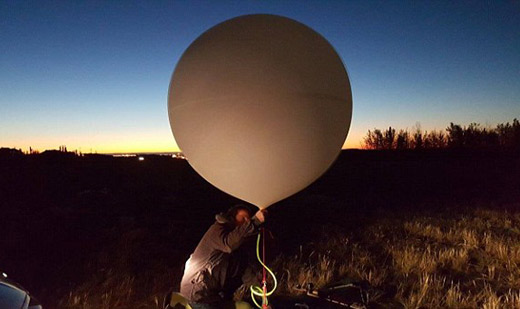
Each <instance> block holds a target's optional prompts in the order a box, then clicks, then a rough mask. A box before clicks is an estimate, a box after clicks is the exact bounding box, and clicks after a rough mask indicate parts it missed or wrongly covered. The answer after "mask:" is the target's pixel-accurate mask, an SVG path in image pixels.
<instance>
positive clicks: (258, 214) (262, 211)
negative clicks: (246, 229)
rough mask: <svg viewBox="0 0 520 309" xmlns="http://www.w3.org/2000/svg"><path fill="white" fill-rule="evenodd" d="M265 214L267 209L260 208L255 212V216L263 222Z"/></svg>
mask: <svg viewBox="0 0 520 309" xmlns="http://www.w3.org/2000/svg"><path fill="white" fill-rule="evenodd" d="M266 216H267V209H260V210H259V211H257V212H256V214H255V217H256V219H257V220H258V221H259V222H260V223H264V222H265V217H266Z"/></svg>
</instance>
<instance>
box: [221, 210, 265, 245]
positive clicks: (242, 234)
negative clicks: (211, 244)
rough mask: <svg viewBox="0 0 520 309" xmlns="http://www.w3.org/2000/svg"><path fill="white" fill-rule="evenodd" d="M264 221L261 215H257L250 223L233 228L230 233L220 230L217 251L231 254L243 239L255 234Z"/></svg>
mask: <svg viewBox="0 0 520 309" xmlns="http://www.w3.org/2000/svg"><path fill="white" fill-rule="evenodd" d="M259 212H260V211H259ZM264 220H265V219H264V216H263V213H262V215H258V213H257V214H256V215H255V216H254V217H253V218H252V219H251V220H250V221H248V222H245V223H244V224H242V225H239V226H237V227H235V228H234V229H233V230H231V231H226V230H225V229H224V228H222V229H221V232H220V244H219V248H218V249H219V250H221V251H224V252H227V253H231V252H233V251H234V250H236V249H237V248H238V247H240V245H241V244H242V242H244V239H245V238H247V237H248V236H251V235H254V234H256V233H257V230H258V227H259V226H260V225H261V224H262V223H263V222H264Z"/></svg>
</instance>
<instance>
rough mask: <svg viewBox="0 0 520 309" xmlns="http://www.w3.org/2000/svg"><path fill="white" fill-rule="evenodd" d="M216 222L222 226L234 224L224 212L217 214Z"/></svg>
mask: <svg viewBox="0 0 520 309" xmlns="http://www.w3.org/2000/svg"><path fill="white" fill-rule="evenodd" d="M215 220H216V221H217V223H220V224H233V222H231V220H229V218H228V217H227V216H226V215H225V214H224V213H223V212H221V213H219V214H216V215H215Z"/></svg>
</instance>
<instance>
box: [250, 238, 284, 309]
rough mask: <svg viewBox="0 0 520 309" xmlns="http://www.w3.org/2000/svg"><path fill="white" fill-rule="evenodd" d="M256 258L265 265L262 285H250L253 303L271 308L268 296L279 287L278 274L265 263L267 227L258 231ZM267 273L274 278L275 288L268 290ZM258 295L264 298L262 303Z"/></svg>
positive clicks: (259, 306)
mask: <svg viewBox="0 0 520 309" xmlns="http://www.w3.org/2000/svg"><path fill="white" fill-rule="evenodd" d="M260 238H262V239H263V240H264V242H263V248H262V249H263V250H262V254H263V260H262V258H260ZM256 258H257V259H258V262H260V264H261V265H262V267H263V279H262V287H260V286H255V285H252V286H251V287H250V291H251V299H252V300H253V303H254V304H255V305H256V307H257V308H260V309H266V308H269V300H268V298H267V297H269V296H271V295H272V294H273V293H274V291H275V290H276V288H277V287H278V281H277V280H276V276H275V274H274V273H273V271H272V270H271V269H270V268H269V267H267V265H265V229H264V228H262V233H258V237H257V239H256ZM267 273H269V275H270V276H271V277H272V278H273V288H272V289H271V290H270V291H268V290H267ZM256 297H260V298H261V299H262V302H261V304H259V303H258V302H257V300H256Z"/></svg>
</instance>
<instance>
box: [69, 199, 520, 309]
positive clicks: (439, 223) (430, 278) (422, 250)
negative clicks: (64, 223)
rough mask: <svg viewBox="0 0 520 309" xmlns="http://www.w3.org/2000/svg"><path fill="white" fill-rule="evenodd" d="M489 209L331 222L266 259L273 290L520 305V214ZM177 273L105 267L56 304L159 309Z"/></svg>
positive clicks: (444, 304)
mask: <svg viewBox="0 0 520 309" xmlns="http://www.w3.org/2000/svg"><path fill="white" fill-rule="evenodd" d="M470 206H471V207H470ZM489 206H491V207H489ZM492 206H493V205H465V206H460V205H454V207H453V208H449V207H448V208H446V209H445V210H444V211H443V212H441V213H439V212H435V213H434V212H428V211H423V212H420V213H418V214H413V215H410V216H408V215H406V214H392V213H391V212H388V211H384V210H383V211H380V213H379V216H378V217H377V218H376V219H374V220H373V221H372V223H371V224H370V225H369V226H364V227H360V229H359V230H357V231H353V232H345V231H342V229H341V227H339V226H330V227H328V228H326V229H323V233H322V235H319V236H318V237H316V238H315V239H314V240H313V241H310V242H308V243H303V244H301V245H300V249H299V252H297V253H296V254H294V255H284V254H283V253H282V254H280V255H278V256H277V257H276V258H275V259H274V261H272V265H273V269H274V270H275V272H276V274H277V276H278V278H279V280H280V287H279V289H278V292H277V293H278V294H280V295H295V296H296V295H298V294H300V293H301V292H299V291H297V290H296V289H295V288H296V287H297V286H298V285H305V284H306V283H313V284H315V285H316V286H317V287H318V288H319V287H322V286H325V285H327V284H329V283H331V282H334V281H337V280H342V279H344V278H351V279H353V280H363V281H366V282H367V283H369V284H370V286H371V289H370V290H369V296H370V305H371V307H373V308H488V309H489V308H520V213H515V212H513V211H511V210H509V211H508V210H504V209H503V208H502V209H500V210H499V209H495V208H494V207H492ZM517 207H520V205H510V209H514V208H517ZM436 209H437V208H436ZM462 209H464V211H461V210H462ZM134 237H138V235H134ZM133 241H134V240H133ZM179 275H180V272H179V270H178V269H170V270H166V271H164V270H161V269H156V270H150V272H148V273H146V274H145V275H144V276H140V277H133V276H128V274H127V273H118V272H116V271H113V270H107V271H106V272H104V273H101V274H100V275H99V276H97V277H96V276H94V278H96V279H93V280H90V281H88V282H85V283H84V284H83V285H81V286H79V287H77V288H76V289H74V290H73V291H71V292H70V293H69V294H68V295H67V296H66V297H64V298H63V299H62V300H61V301H60V307H63V308H160V303H161V299H162V297H163V295H164V294H165V293H166V292H167V290H168V289H169V288H170V287H171V282H172V279H173V280H175V278H176V276H177V278H179V277H178V276H179ZM274 305H275V308H276V303H275V304H274Z"/></svg>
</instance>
